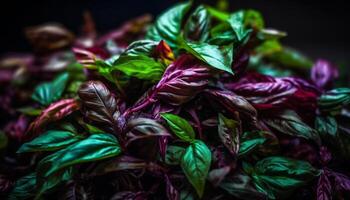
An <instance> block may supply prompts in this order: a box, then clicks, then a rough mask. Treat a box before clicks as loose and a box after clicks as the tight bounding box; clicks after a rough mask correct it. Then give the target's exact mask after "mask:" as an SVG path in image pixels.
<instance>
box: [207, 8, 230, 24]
mask: <svg viewBox="0 0 350 200" xmlns="http://www.w3.org/2000/svg"><path fill="white" fill-rule="evenodd" d="M206 9H207V10H208V12H209V13H210V15H211V16H213V17H214V18H216V19H219V20H221V21H225V20H227V19H228V18H229V17H230V15H229V14H228V13H226V12H223V11H221V10H217V9H216V8H214V7H211V6H206Z"/></svg>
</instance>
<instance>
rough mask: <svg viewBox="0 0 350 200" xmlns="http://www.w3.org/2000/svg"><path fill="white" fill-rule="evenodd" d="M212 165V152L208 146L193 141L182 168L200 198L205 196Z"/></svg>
mask: <svg viewBox="0 0 350 200" xmlns="http://www.w3.org/2000/svg"><path fill="white" fill-rule="evenodd" d="M210 163H211V152H210V150H209V148H208V147H207V145H206V144H204V143H203V142H202V141H200V140H195V141H193V142H192V143H191V145H190V146H188V147H187V149H186V152H185V154H184V155H183V157H182V160H181V168H182V170H183V171H184V173H185V175H186V177H187V179H188V181H189V182H190V183H191V184H192V186H193V187H194V188H195V189H196V191H197V194H198V196H199V197H200V198H201V197H202V196H203V192H204V186H205V180H206V178H207V176H208V172H209V168H210Z"/></svg>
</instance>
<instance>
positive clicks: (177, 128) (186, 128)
mask: <svg viewBox="0 0 350 200" xmlns="http://www.w3.org/2000/svg"><path fill="white" fill-rule="evenodd" d="M161 116H162V117H163V119H165V120H166V122H167V123H168V125H169V127H170V129H171V131H172V132H173V133H175V135H176V136H177V137H179V138H180V139H181V140H183V141H186V142H192V141H193V140H194V139H195V137H196V135H195V133H194V130H193V128H192V126H191V125H190V124H189V123H188V121H187V120H185V119H183V118H182V117H179V116H177V115H174V114H169V113H162V114H161Z"/></svg>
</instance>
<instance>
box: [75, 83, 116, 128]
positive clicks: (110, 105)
mask: <svg viewBox="0 0 350 200" xmlns="http://www.w3.org/2000/svg"><path fill="white" fill-rule="evenodd" d="M78 95H79V97H80V99H81V101H82V105H83V108H84V110H83V111H84V115H85V117H86V119H87V120H88V121H89V122H93V123H94V125H96V126H97V127H98V128H101V129H103V130H105V131H106V132H112V133H113V132H116V133H118V132H120V130H119V124H118V119H119V117H120V112H119V107H118V105H117V100H116V99H115V97H114V96H113V94H112V93H111V92H110V91H109V89H108V88H107V87H106V86H105V85H104V84H103V83H102V82H100V81H88V82H86V83H83V84H82V85H81V86H80V89H79V91H78Z"/></svg>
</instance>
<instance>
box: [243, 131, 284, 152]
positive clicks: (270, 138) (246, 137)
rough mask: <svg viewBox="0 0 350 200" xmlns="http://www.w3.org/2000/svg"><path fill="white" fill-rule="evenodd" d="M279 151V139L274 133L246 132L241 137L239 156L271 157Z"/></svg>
mask: <svg viewBox="0 0 350 200" xmlns="http://www.w3.org/2000/svg"><path fill="white" fill-rule="evenodd" d="M278 149H279V144H278V139H277V137H276V136H275V135H273V134H272V133H269V132H266V131H250V132H244V134H243V135H242V137H241V144H240V149H239V156H240V157H242V156H247V155H249V154H252V153H259V154H263V155H269V154H271V153H274V152H276V151H278Z"/></svg>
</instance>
